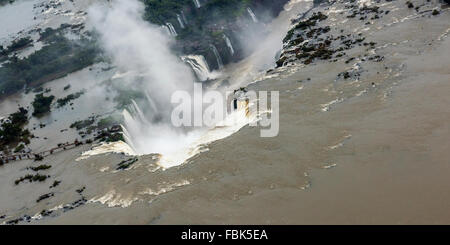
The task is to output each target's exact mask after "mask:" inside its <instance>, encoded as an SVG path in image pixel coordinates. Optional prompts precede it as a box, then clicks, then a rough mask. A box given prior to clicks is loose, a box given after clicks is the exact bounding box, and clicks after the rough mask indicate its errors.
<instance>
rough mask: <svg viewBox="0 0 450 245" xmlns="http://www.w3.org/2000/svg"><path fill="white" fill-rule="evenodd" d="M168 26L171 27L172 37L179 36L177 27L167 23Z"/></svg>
mask: <svg viewBox="0 0 450 245" xmlns="http://www.w3.org/2000/svg"><path fill="white" fill-rule="evenodd" d="M166 26H167V27H169V30H170V35H172V36H174V37H176V36H178V33H177V31H176V30H175V27H173V25H172V23H169V22H167V23H166Z"/></svg>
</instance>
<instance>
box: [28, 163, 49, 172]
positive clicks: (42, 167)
mask: <svg viewBox="0 0 450 245" xmlns="http://www.w3.org/2000/svg"><path fill="white" fill-rule="evenodd" d="M51 167H52V166H50V165H45V164H43V165H39V166H37V167H31V170H33V171H35V172H37V171H39V170H47V169H49V168H51Z"/></svg>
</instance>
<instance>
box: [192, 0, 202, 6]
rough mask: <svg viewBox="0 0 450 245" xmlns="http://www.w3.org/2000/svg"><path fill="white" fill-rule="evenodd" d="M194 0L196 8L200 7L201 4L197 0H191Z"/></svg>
mask: <svg viewBox="0 0 450 245" xmlns="http://www.w3.org/2000/svg"><path fill="white" fill-rule="evenodd" d="M193 1H194V5H195V7H196V8H200V7H201V6H202V5H201V4H200V1H199V0H193Z"/></svg>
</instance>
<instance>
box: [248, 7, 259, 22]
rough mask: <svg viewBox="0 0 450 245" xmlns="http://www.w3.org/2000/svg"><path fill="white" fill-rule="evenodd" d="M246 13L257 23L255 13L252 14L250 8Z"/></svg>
mask: <svg viewBox="0 0 450 245" xmlns="http://www.w3.org/2000/svg"><path fill="white" fill-rule="evenodd" d="M247 12H248V14H249V15H250V17H252V20H253V22H255V23H258V18H256V15H255V13H253V10H252V9H251V8H250V7H248V8H247Z"/></svg>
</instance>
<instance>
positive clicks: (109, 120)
mask: <svg viewBox="0 0 450 245" xmlns="http://www.w3.org/2000/svg"><path fill="white" fill-rule="evenodd" d="M119 122H120V119H119V118H117V117H113V116H108V117H105V118H102V119H100V121H98V123H97V129H105V128H109V127H111V126H114V125H117V124H118V123H119Z"/></svg>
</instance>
